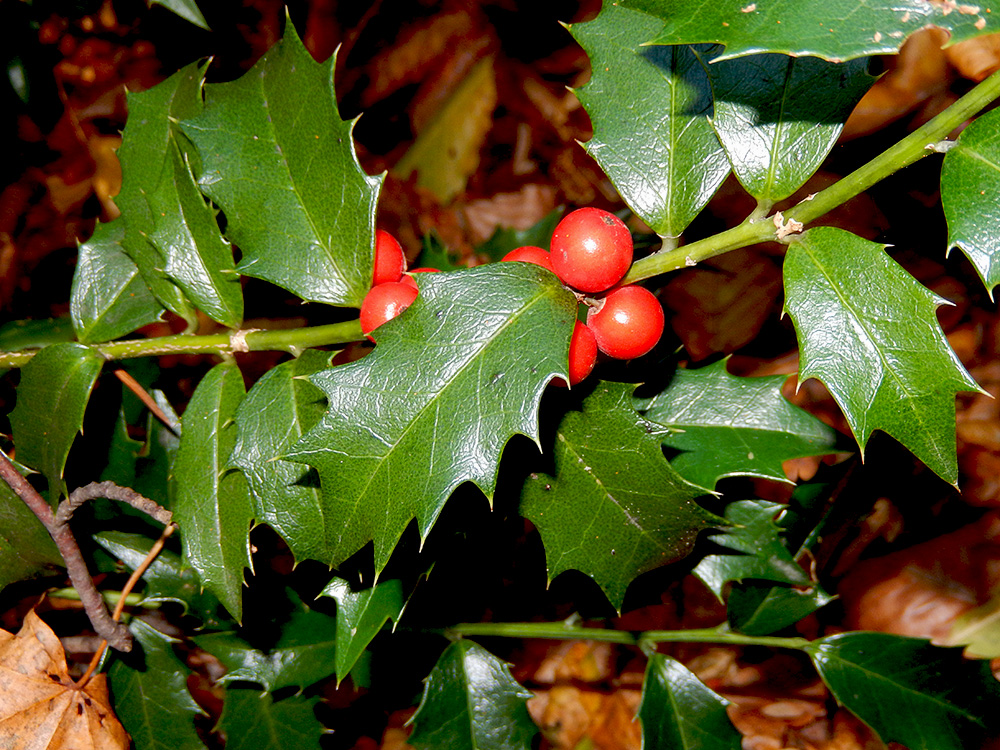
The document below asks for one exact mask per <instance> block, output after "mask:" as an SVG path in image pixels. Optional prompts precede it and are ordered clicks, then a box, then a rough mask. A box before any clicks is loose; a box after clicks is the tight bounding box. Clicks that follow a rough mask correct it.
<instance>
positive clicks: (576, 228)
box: [552, 208, 632, 293]
mask: <svg viewBox="0 0 1000 750" xmlns="http://www.w3.org/2000/svg"><path fill="white" fill-rule="evenodd" d="M631 265H632V235H631V234H630V233H629V231H628V227H626V226H625V223H624V222H623V221H622V220H621V219H619V218H618V217H617V216H615V215H614V214H611V213H608V212H607V211H602V210H601V209H599V208H580V209H577V210H576V211H573V212H572V213H571V214H569V215H567V216H566V217H565V218H564V219H563V220H562V221H560V222H559V224H558V225H557V226H556V230H555V232H553V234H552V267H553V269H554V270H555V272H556V275H557V276H558V277H559V278H560V279H562V280H563V281H564V282H565V283H567V284H569V285H570V286H571V287H573V288H574V289H579V290H580V291H581V292H588V293H594V292H603V291H604V290H605V289H610V288H611V287H613V286H614V285H615V284H617V283H618V282H619V281H621V280H622V277H623V276H625V274H626V273H628V269H629V267H630V266H631Z"/></svg>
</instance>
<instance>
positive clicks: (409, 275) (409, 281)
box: [400, 268, 441, 289]
mask: <svg viewBox="0 0 1000 750" xmlns="http://www.w3.org/2000/svg"><path fill="white" fill-rule="evenodd" d="M415 273H441V269H440V268H411V269H410V270H409V271H407V272H406V273H404V274H403V278H401V279H400V282H401V283H403V284H406V285H407V286H411V287H413V288H414V289H416V288H417V282H416V281H414V280H413V274H415Z"/></svg>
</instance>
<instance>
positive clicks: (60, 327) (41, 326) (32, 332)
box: [0, 318, 76, 352]
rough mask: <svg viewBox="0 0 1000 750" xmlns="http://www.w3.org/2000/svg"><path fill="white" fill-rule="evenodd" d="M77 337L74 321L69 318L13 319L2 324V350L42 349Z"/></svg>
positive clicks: (0, 342)
mask: <svg viewBox="0 0 1000 750" xmlns="http://www.w3.org/2000/svg"><path fill="white" fill-rule="evenodd" d="M75 338H76V335H75V333H74V331H73V322H72V321H71V320H70V319H69V318H44V319H41V320H12V321H10V322H9V323H4V324H3V325H2V326H0V351H3V352H20V351H24V350H25V349H42V348H44V347H46V346H48V345H49V344H64V343H66V342H68V341H73V340H74V339H75Z"/></svg>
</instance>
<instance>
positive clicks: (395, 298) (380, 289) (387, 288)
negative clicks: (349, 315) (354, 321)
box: [361, 281, 417, 341]
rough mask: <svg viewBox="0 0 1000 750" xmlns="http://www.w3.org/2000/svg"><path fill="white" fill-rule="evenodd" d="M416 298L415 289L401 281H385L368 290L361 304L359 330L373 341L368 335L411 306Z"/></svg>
mask: <svg viewBox="0 0 1000 750" xmlns="http://www.w3.org/2000/svg"><path fill="white" fill-rule="evenodd" d="M416 298H417V290H416V288H415V287H411V286H408V285H407V284H404V283H403V282H401V281H387V282H386V283H385V284H379V285H377V286H373V287H372V288H371V289H369V290H368V294H366V295H365V298H364V300H363V301H362V302H361V330H362V332H363V333H364V334H365V336H368V340H369V341H374V340H375V339H373V338H372V337H371V336H369V335H368V334H370V333H371V332H372V331H374V330H375V329H376V328H378V327H379V326H380V325H382V324H383V323H385V322H386V321H387V320H392V319H393V318H395V317H396V316H397V315H399V314H400V313H401V312H403V310H405V309H406V308H408V307H409V306H410V305H412V304H413V300H415V299H416Z"/></svg>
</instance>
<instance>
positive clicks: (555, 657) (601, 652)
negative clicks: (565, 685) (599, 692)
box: [534, 641, 612, 685]
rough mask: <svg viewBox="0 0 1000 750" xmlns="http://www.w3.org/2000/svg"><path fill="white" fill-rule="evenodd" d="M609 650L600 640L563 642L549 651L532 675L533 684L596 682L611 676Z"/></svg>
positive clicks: (610, 653)
mask: <svg viewBox="0 0 1000 750" xmlns="http://www.w3.org/2000/svg"><path fill="white" fill-rule="evenodd" d="M611 657H612V648H611V644H610V643H601V642H599V641H562V642H560V643H559V644H557V645H556V646H554V647H553V648H552V649H550V650H549V653H548V655H547V656H546V657H545V659H544V660H543V661H542V663H541V664H540V665H539V667H538V669H537V671H536V672H535V675H534V680H535V682H540V683H542V684H544V685H551V684H553V683H555V682H560V681H569V680H582V681H583V682H598V681H600V680H605V679H607V678H608V677H610V676H611Z"/></svg>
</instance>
